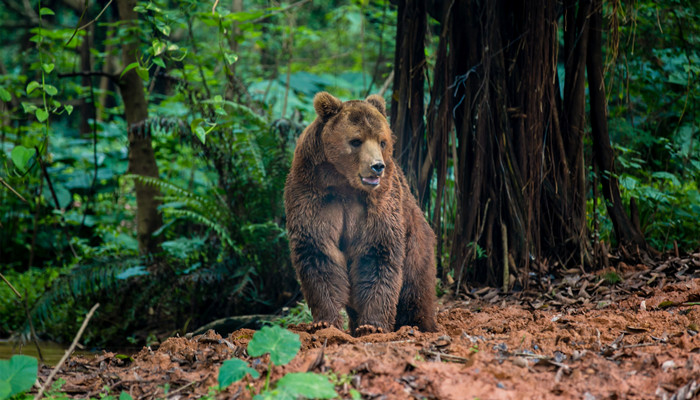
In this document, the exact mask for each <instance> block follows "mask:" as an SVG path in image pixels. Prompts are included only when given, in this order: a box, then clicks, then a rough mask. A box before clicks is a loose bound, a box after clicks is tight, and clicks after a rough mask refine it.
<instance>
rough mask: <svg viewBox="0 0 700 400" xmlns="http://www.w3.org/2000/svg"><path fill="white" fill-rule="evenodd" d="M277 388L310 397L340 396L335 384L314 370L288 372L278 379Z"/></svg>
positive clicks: (327, 397)
mask: <svg viewBox="0 0 700 400" xmlns="http://www.w3.org/2000/svg"><path fill="white" fill-rule="evenodd" d="M277 388H278V389H281V390H282V391H285V392H287V393H290V394H292V395H293V396H295V397H296V396H304V397H308V398H310V399H332V398H334V397H337V396H338V393H336V392H335V387H334V386H333V384H332V383H331V382H330V381H329V380H328V378H326V377H325V376H323V375H318V374H314V373H312V372H295V373H291V374H287V375H285V376H283V377H282V379H280V380H279V381H277Z"/></svg>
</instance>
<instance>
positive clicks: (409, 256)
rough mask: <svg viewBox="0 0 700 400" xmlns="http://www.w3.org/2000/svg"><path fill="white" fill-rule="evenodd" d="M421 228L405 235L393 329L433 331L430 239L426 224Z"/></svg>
mask: <svg viewBox="0 0 700 400" xmlns="http://www.w3.org/2000/svg"><path fill="white" fill-rule="evenodd" d="M421 218H422V216H421ZM422 228H423V230H422V231H418V232H414V234H413V235H411V237H409V238H408V239H409V240H408V246H406V259H405V261H404V270H403V285H402V286H401V293H400V295H399V304H398V307H397V310H396V325H395V327H394V329H397V330H398V329H399V328H400V327H402V326H406V325H408V326H417V327H418V329H420V330H421V331H423V332H437V322H436V320H435V314H436V306H437V304H436V303H437V296H436V294H435V284H436V281H435V272H436V271H435V255H434V253H433V248H434V246H433V242H434V239H433V234H432V231H431V230H430V227H429V226H428V224H427V223H426V224H425V226H423V227H422ZM421 243H422V244H423V246H421V245H420V244H421Z"/></svg>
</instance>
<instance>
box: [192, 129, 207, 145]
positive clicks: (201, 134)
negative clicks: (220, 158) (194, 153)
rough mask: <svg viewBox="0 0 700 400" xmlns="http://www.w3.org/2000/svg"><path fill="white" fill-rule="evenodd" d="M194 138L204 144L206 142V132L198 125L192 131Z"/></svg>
mask: <svg viewBox="0 0 700 400" xmlns="http://www.w3.org/2000/svg"><path fill="white" fill-rule="evenodd" d="M194 134H195V136H197V138H198V139H199V140H200V141H201V142H202V144H204V143H205V142H206V140H207V131H206V130H204V127H203V126H201V125H199V126H198V127H197V128H195V130H194Z"/></svg>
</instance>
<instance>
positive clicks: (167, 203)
mask: <svg viewBox="0 0 700 400" xmlns="http://www.w3.org/2000/svg"><path fill="white" fill-rule="evenodd" d="M125 178H127V179H134V180H136V181H138V182H139V183H142V184H144V185H151V186H155V187H157V188H158V189H159V190H160V191H161V193H163V196H162V201H163V204H162V205H161V206H160V210H161V212H163V214H164V215H165V216H169V217H171V218H174V219H185V220H190V221H192V222H194V223H196V224H200V225H203V226H205V227H207V228H209V229H211V230H212V231H214V232H215V233H216V235H217V236H218V237H219V239H220V240H221V243H223V244H224V246H228V247H229V248H231V249H233V250H234V251H236V252H238V251H240V249H239V248H238V247H236V245H235V243H234V241H233V239H232V237H231V232H230V229H231V226H232V225H233V222H234V221H232V215H231V213H230V212H228V207H227V205H226V201H225V200H224V199H223V198H222V197H221V196H219V195H218V194H217V193H216V191H215V190H211V191H209V192H208V193H212V194H211V195H209V196H203V195H199V194H196V193H194V192H192V191H190V190H187V189H184V188H181V187H179V186H177V185H175V184H174V183H171V182H167V181H165V180H163V179H159V178H153V177H148V176H140V175H126V176H125ZM161 232H162V229H161V231H159V232H156V234H160V233H161Z"/></svg>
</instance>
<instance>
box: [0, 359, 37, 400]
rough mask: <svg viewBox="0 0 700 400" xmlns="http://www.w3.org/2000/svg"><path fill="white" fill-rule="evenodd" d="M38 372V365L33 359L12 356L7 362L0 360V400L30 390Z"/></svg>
mask: <svg viewBox="0 0 700 400" xmlns="http://www.w3.org/2000/svg"><path fill="white" fill-rule="evenodd" d="M38 370H39V363H38V362H37V360H36V358H34V357H29V356H23V355H14V356H12V358H10V359H9V360H0V400H5V399H9V398H10V397H12V396H14V395H16V394H18V393H22V392H26V391H27V390H29V389H31V388H32V385H34V382H35V381H36V375H37V371H38Z"/></svg>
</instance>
